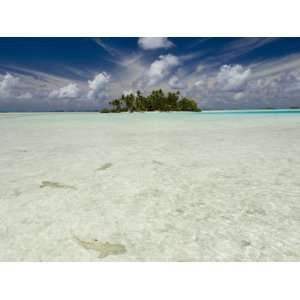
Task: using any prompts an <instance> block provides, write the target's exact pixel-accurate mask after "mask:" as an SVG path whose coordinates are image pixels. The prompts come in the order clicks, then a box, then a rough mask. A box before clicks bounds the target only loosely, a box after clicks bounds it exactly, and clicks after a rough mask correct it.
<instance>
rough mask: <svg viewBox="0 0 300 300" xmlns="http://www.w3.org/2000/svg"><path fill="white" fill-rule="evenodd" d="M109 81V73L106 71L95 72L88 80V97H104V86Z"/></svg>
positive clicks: (105, 86)
mask: <svg viewBox="0 0 300 300" xmlns="http://www.w3.org/2000/svg"><path fill="white" fill-rule="evenodd" d="M109 81H110V75H109V74H107V73H106V72H102V73H99V74H97V75H96V76H95V77H94V79H93V80H89V81H88V84H89V88H90V90H89V92H88V98H89V99H95V98H97V97H104V96H106V95H105V94H106V88H107V85H108V83H109Z"/></svg>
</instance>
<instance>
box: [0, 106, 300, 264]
mask: <svg viewBox="0 0 300 300" xmlns="http://www.w3.org/2000/svg"><path fill="white" fill-rule="evenodd" d="M0 138H1V145H0V182H1V189H0V260H1V261H105V260H117V261H145V260H146V261H266V260H268V261H278V260H279V261H281V260H287V261H295V260H296V261H300V239H299V237H300V112H299V111H298V110H290V111H288V110H287V111H286V110H281V111H260V112H257V111H247V112H245V111H243V112H222V113H220V112H207V113H134V114H126V113H123V114H99V113H32V114H31V113H15V114H10V113H9V114H0Z"/></svg>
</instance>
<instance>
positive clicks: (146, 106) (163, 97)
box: [100, 89, 201, 113]
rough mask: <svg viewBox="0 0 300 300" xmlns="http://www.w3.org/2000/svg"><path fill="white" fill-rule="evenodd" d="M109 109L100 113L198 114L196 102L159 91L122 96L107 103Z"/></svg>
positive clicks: (198, 109)
mask: <svg viewBox="0 0 300 300" xmlns="http://www.w3.org/2000/svg"><path fill="white" fill-rule="evenodd" d="M109 104H110V105H111V108H110V109H109V108H103V109H102V110H101V111H100V112H101V113H120V112H146V111H165V112H166V111H191V112H200V111H201V109H200V108H199V107H198V105H197V102H196V101H195V100H192V99H188V98H186V97H182V96H181V95H180V92H179V91H177V92H175V93H173V92H168V93H165V92H163V91H162V90H161V89H159V90H153V91H152V92H151V94H149V95H148V96H144V95H142V93H141V92H140V91H137V92H136V94H133V93H130V94H128V95H124V94H123V95H122V96H121V98H119V99H114V100H112V101H110V102H109Z"/></svg>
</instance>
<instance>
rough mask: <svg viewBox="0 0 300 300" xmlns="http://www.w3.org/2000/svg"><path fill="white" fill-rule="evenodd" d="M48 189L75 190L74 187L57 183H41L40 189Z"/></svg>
mask: <svg viewBox="0 0 300 300" xmlns="http://www.w3.org/2000/svg"><path fill="white" fill-rule="evenodd" d="M44 187H49V188H53V189H73V190H76V188H75V186H73V185H66V184H62V183H59V182H54V181H42V183H41V185H40V188H44Z"/></svg>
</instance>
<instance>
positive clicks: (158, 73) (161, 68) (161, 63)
mask: <svg viewBox="0 0 300 300" xmlns="http://www.w3.org/2000/svg"><path fill="white" fill-rule="evenodd" d="M179 64H180V62H179V59H178V57H176V56H174V55H172V54H167V55H160V56H159V57H158V59H157V60H155V61H154V62H153V63H152V64H151V65H150V68H149V70H148V72H147V74H146V75H147V77H148V85H149V86H151V85H154V84H157V83H158V82H160V81H161V80H163V79H165V78H166V77H167V76H168V75H169V74H170V72H171V70H172V69H173V68H174V67H176V66H178V65H179Z"/></svg>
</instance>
